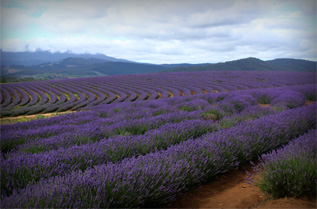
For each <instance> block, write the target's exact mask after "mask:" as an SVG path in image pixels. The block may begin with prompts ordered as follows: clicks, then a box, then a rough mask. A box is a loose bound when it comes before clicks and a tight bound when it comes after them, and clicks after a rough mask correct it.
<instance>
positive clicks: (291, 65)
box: [266, 58, 317, 71]
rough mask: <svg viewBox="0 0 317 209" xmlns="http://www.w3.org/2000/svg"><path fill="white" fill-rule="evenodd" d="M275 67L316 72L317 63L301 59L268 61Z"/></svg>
mask: <svg viewBox="0 0 317 209" xmlns="http://www.w3.org/2000/svg"><path fill="white" fill-rule="evenodd" d="M266 62H267V63H270V64H272V65H275V66H279V67H282V68H285V69H289V70H295V71H316V66H317V62H312V61H307V60H300V59H285V58H284V59H274V60H269V61H266Z"/></svg>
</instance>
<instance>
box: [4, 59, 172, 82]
mask: <svg viewBox="0 0 317 209" xmlns="http://www.w3.org/2000/svg"><path fill="white" fill-rule="evenodd" d="M166 69H168V67H165V66H161V65H152V64H143V63H132V62H111V61H105V60H102V59H96V58H89V59H84V58H78V57H69V58H65V59H63V60H61V61H58V62H47V63H42V64H40V65H32V66H21V65H11V66H2V67H1V75H2V76H3V77H5V78H6V80H10V78H20V79H21V78H27V77H28V78H29V77H31V78H34V79H56V78H74V77H92V76H105V75H126V74H144V73H157V72H161V71H162V70H166ZM11 80H12V79H11Z"/></svg>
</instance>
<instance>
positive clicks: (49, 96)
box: [0, 72, 315, 117]
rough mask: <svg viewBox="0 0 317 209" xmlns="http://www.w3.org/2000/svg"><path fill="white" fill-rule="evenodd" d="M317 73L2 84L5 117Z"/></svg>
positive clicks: (307, 78)
mask: <svg viewBox="0 0 317 209" xmlns="http://www.w3.org/2000/svg"><path fill="white" fill-rule="evenodd" d="M314 77H315V73H299V72H183V73H161V74H146V75H128V76H124V75H122V76H108V77H96V78H78V79H68V80H53V81H40V82H27V83H14V84H2V85H0V92H1V93H0V104H1V116H2V117H3V116H17V115H24V114H36V113H48V112H54V111H66V110H77V109H79V108H82V107H86V106H94V105H98V104H109V103H116V102H122V101H136V100H151V99H157V98H168V97H174V96H175V97H176V96H183V95H192V94H203V93H214V92H223V91H235V90H245V89H254V88H266V87H272V86H288V85H295V84H308V83H315V79H314Z"/></svg>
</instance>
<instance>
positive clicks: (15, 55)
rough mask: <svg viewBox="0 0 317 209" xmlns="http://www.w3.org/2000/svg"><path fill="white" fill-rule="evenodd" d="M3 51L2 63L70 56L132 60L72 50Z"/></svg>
mask: <svg viewBox="0 0 317 209" xmlns="http://www.w3.org/2000/svg"><path fill="white" fill-rule="evenodd" d="M0 52H1V65H6V66H9V65H24V66H32V65H39V64H42V63H48V62H58V61H60V60H62V59H65V58H69V57H77V58H83V59H91V58H93V59H101V60H104V61H110V62H131V61H128V60H124V59H117V58H114V57H109V56H106V55H104V54H75V53H71V52H55V53H52V52H49V51H41V50H39V51H35V52H28V51H26V52H4V51H0Z"/></svg>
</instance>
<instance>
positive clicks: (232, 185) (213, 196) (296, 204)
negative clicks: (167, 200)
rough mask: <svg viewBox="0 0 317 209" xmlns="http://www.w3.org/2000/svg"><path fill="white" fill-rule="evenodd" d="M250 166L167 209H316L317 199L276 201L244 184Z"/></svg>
mask: <svg viewBox="0 0 317 209" xmlns="http://www.w3.org/2000/svg"><path fill="white" fill-rule="evenodd" d="M246 170H247V171H249V172H252V168H251V166H250V165H246V166H243V167H242V168H239V169H237V170H234V171H231V172H228V173H226V174H223V175H221V176H219V177H217V178H216V179H215V180H212V181H211V182H208V183H205V184H204V185H202V186H200V187H199V188H196V189H194V190H193V191H192V192H190V193H187V194H185V195H183V196H181V197H180V198H179V199H178V200H176V201H175V202H173V203H171V204H170V205H168V206H167V208H316V206H317V205H316V197H303V198H300V199H295V198H282V199H277V200H272V199H270V198H269V197H268V196H266V195H263V194H262V193H261V192H260V191H259V189H257V188H254V187H251V186H250V185H249V184H247V183H245V182H244V179H245V177H246V173H245V171H246Z"/></svg>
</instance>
